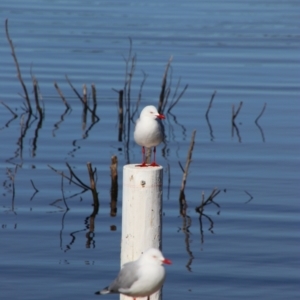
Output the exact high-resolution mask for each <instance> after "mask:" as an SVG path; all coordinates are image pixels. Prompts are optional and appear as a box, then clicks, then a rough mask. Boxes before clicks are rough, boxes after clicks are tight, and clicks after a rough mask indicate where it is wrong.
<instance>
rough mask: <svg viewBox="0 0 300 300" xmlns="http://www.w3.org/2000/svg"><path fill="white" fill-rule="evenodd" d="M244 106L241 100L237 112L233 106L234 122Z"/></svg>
mask: <svg viewBox="0 0 300 300" xmlns="http://www.w3.org/2000/svg"><path fill="white" fill-rule="evenodd" d="M242 106H243V101H241V102H240V104H239V107H238V109H237V111H236V112H234V105H233V106H232V119H231V121H232V123H234V120H235V118H236V117H237V115H238V114H239V112H240V110H241V108H242Z"/></svg>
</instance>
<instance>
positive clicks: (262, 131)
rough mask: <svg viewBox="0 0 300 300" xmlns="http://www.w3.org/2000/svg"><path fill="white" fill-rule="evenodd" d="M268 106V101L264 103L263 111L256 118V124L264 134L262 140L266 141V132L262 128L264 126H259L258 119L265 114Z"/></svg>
mask: <svg viewBox="0 0 300 300" xmlns="http://www.w3.org/2000/svg"><path fill="white" fill-rule="evenodd" d="M266 106H267V103H265V104H264V106H263V108H262V111H261V112H260V114H259V115H258V117H257V118H256V119H255V124H256V126H257V127H258V129H259V131H260V133H261V136H262V140H263V142H265V135H264V132H263V130H262V128H261V127H260V126H259V124H258V120H259V119H260V117H261V116H262V115H263V113H264V111H265V109H266Z"/></svg>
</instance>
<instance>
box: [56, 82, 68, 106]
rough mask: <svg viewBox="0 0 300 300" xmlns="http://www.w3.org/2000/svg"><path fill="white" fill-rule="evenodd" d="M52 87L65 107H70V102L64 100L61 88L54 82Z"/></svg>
mask: <svg viewBox="0 0 300 300" xmlns="http://www.w3.org/2000/svg"><path fill="white" fill-rule="evenodd" d="M54 87H55V89H56V90H57V92H58V94H59V96H60V98H61V100H62V101H63V103H64V104H65V106H66V108H67V109H70V108H71V106H70V104H69V103H68V101H67V100H66V98H65V97H64V94H63V93H62V91H61V89H60V88H59V86H58V84H57V83H56V82H54Z"/></svg>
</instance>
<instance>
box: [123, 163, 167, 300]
mask: <svg viewBox="0 0 300 300" xmlns="http://www.w3.org/2000/svg"><path fill="white" fill-rule="evenodd" d="M162 181H163V168H162V167H161V166H159V167H146V168H140V167H136V166H135V165H133V164H131V165H125V166H124V169H123V206H122V240H121V265H123V264H124V263H126V262H128V261H132V260H136V259H138V258H139V256H140V255H141V253H143V252H144V251H145V250H147V249H149V248H151V247H155V248H161V232H162ZM120 299H122V300H125V299H126V300H129V299H132V298H130V297H127V296H124V295H121V296H120ZM139 299H145V300H146V299H147V297H142V298H139ZM156 299H160V291H158V292H156V293H155V294H153V295H152V296H151V300H156Z"/></svg>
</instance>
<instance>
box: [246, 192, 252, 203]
mask: <svg viewBox="0 0 300 300" xmlns="http://www.w3.org/2000/svg"><path fill="white" fill-rule="evenodd" d="M244 192H245V193H246V194H247V195H248V196H249V197H250V199H249V200H247V201H246V202H245V204H246V203H248V202H250V201H251V200H252V199H253V196H252V195H251V194H250V193H249V192H247V191H244Z"/></svg>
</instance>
